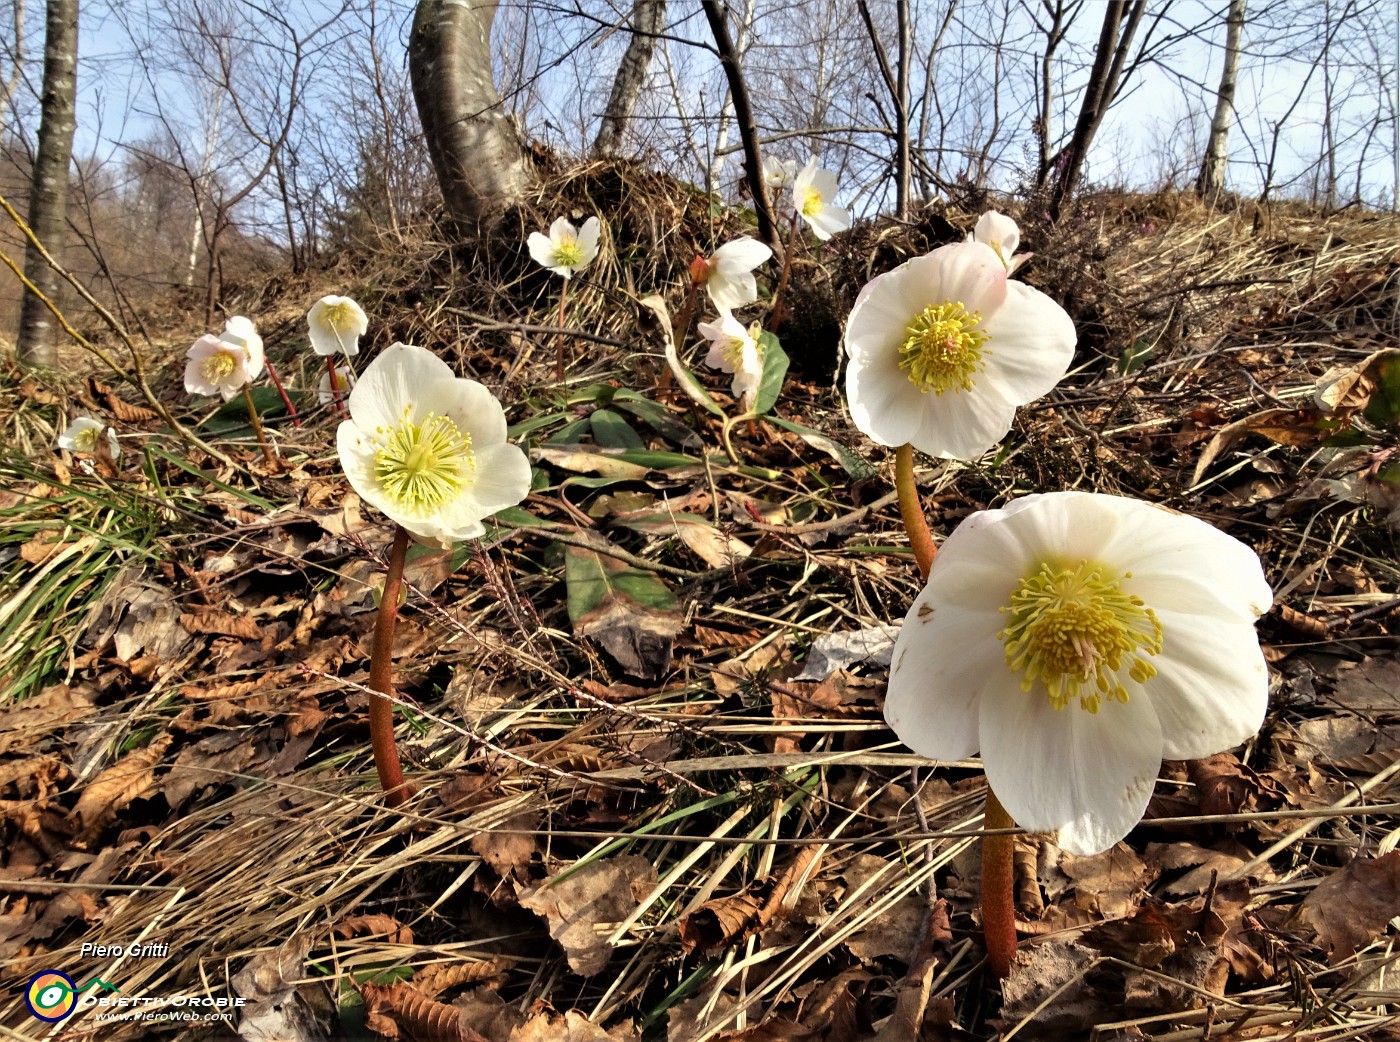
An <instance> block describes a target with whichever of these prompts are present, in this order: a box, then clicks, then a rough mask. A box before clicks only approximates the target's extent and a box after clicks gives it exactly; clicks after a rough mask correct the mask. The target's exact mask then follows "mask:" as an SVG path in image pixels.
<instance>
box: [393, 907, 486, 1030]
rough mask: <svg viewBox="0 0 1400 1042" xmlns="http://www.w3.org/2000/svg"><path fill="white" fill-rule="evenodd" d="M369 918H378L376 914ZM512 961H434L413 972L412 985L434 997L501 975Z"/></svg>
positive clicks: (410, 937)
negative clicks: (452, 989) (464, 985)
mask: <svg viewBox="0 0 1400 1042" xmlns="http://www.w3.org/2000/svg"><path fill="white" fill-rule="evenodd" d="M370 918H378V916H371V917H370ZM385 918H387V916H386V917H385ZM412 936H413V935H412V933H409V940H408V942H406V943H409V944H411V943H412ZM512 962H513V960H511V959H507V958H503V957H502V958H495V959H482V960H479V961H478V960H471V961H467V962H439V963H434V964H433V965H431V966H426V967H424V968H423V969H420V970H418V971H417V972H415V973H414V974H413V986H414V987H415V988H417V989H418V990H419V991H421V992H422V993H423V994H424V995H426V996H427V997H428V998H430V999H435V998H437V997H438V996H439V995H441V994H442V993H443V992H444V991H447V990H448V989H450V988H460V987H461V986H462V985H463V984H475V983H477V982H478V981H484V980H491V979H492V978H495V977H501V976H502V975H503V974H504V973H505V971H506V969H507V968H508V967H509V966H510V965H511V964H512ZM472 1023H475V1022H474V1021H473V1022H472ZM478 1030H479V1025H478Z"/></svg>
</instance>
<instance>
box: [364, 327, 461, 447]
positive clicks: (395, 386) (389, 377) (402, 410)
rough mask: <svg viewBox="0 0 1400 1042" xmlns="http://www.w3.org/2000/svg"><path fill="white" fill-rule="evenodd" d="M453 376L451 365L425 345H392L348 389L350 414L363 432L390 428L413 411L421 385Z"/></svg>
mask: <svg viewBox="0 0 1400 1042" xmlns="http://www.w3.org/2000/svg"><path fill="white" fill-rule="evenodd" d="M455 379H456V376H455V375H454V374H453V372H452V367H451V366H449V365H448V364H447V363H446V362H444V361H443V360H442V359H441V358H439V357H438V356H437V355H435V354H433V353H432V352H431V351H429V350H428V349H427V348H425V347H415V346H414V345H412V344H392V345H390V346H389V347H387V348H385V349H384V351H382V352H381V353H380V355H379V357H377V358H376V359H375V360H374V361H373V362H371V363H370V365H369V367H368V368H367V369H365V371H364V373H363V374H362V375H361V376H360V380H359V382H358V383H357V384H355V389H354V390H352V391H351V392H350V398H349V402H348V404H349V407H350V417H351V419H352V420H353V421H354V422H355V423H356V424H357V425H358V426H359V427H360V429H361V430H363V431H365V432H367V433H368V432H373V431H374V430H375V429H376V428H378V427H383V428H384V429H386V430H388V429H391V428H393V427H396V426H397V425H398V424H399V423H400V421H402V420H403V418H404V416H405V415H412V414H413V410H415V409H416V408H417V406H418V402H419V399H420V397H421V396H422V394H423V391H424V389H425V388H428V387H431V386H432V385H433V384H434V383H436V382H439V381H448V380H455Z"/></svg>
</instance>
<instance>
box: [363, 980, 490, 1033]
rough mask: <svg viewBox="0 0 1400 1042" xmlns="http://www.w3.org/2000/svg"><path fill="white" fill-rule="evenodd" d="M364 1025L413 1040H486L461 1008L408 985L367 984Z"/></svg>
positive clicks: (365, 986)
mask: <svg viewBox="0 0 1400 1042" xmlns="http://www.w3.org/2000/svg"><path fill="white" fill-rule="evenodd" d="M360 992H361V994H362V995H363V996H364V999H365V1026H366V1027H367V1028H369V1029H370V1030H371V1031H377V1032H379V1033H380V1034H381V1035H383V1036H384V1037H386V1038H394V1039H398V1038H407V1039H410V1040H412V1042H487V1040H486V1039H484V1038H483V1037H482V1036H481V1035H479V1034H477V1033H476V1032H475V1031H473V1030H472V1029H471V1028H470V1027H468V1026H467V1025H466V1024H465V1023H463V1016H462V1011H461V1010H460V1009H458V1008H457V1007H456V1006H449V1005H447V1004H446V1003H444V1002H434V1001H433V1000H432V999H429V998H427V997H426V996H424V995H423V994H422V993H421V992H419V991H418V990H417V989H416V988H413V987H411V986H409V985H407V984H366V985H364V987H363V988H361V989H360Z"/></svg>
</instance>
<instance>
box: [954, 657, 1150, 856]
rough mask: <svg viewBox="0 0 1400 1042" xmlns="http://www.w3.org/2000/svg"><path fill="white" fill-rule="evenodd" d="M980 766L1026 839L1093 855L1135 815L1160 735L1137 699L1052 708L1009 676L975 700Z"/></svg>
mask: <svg viewBox="0 0 1400 1042" xmlns="http://www.w3.org/2000/svg"><path fill="white" fill-rule="evenodd" d="M980 710H981V716H980V722H981V740H982V763H983V766H984V767H985V768H986V771H987V781H988V783H989V784H990V785H991V787H992V791H993V792H995V793H996V794H997V798H998V799H1000V800H1001V803H1002V806H1004V807H1005V808H1006V810H1007V813H1009V814H1010V815H1011V817H1012V818H1013V819H1014V820H1015V821H1016V823H1017V824H1018V825H1020V826H1021V827H1023V828H1026V829H1030V830H1032V831H1035V832H1053V831H1055V830H1057V829H1058V830H1059V834H1060V835H1059V842H1060V846H1062V847H1064V848H1065V849H1066V850H1068V851H1070V852H1071V853H1074V854H1081V855H1088V854H1097V853H1099V852H1100V851H1103V850H1107V849H1108V848H1109V847H1111V846H1113V844H1114V843H1116V842H1118V840H1120V839H1122V838H1123V837H1124V836H1126V835H1127V834H1128V833H1129V832H1130V831H1131V830H1132V828H1133V826H1134V825H1136V824H1137V823H1138V821H1139V820H1141V818H1142V813H1143V811H1144V810H1145V809H1146V808H1147V801H1148V800H1149V799H1150V798H1151V796H1152V789H1153V786H1154V785H1155V784H1156V780H1157V772H1158V770H1159V768H1160V767H1161V763H1162V733H1161V729H1160V724H1159V723H1158V720H1157V714H1156V712H1154V711H1153V708H1152V705H1151V703H1150V702H1149V700H1148V699H1146V698H1141V697H1130V698H1129V700H1128V702H1127V704H1126V705H1125V704H1123V703H1119V702H1113V703H1109V704H1107V705H1105V706H1104V707H1103V708H1102V709H1100V710H1099V712H1097V713H1089V712H1086V711H1085V710H1083V709H1080V708H1079V706H1078V704H1077V703H1071V704H1070V706H1069V707H1068V708H1066V709H1062V710H1058V711H1057V710H1056V709H1054V708H1053V707H1052V706H1051V705H1050V702H1049V700H1048V699H1047V698H1046V697H1045V694H1044V692H1043V691H1039V690H1036V691H1029V692H1028V691H1022V690H1021V688H1020V685H1019V683H1018V682H1017V678H1016V677H1015V676H1013V675H1012V674H1011V673H1010V672H1009V671H1007V672H1006V673H1005V674H1004V677H1003V679H1001V680H1000V681H999V682H998V683H995V684H989V685H987V687H986V689H985V690H984V691H983V694H982V701H981V707H980Z"/></svg>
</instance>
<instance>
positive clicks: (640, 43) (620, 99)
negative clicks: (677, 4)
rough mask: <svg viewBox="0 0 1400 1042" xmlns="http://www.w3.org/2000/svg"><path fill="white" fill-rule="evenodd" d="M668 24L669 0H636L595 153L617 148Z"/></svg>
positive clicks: (594, 143) (605, 154)
mask: <svg viewBox="0 0 1400 1042" xmlns="http://www.w3.org/2000/svg"><path fill="white" fill-rule="evenodd" d="M665 27H666V0H632V40H631V42H630V43H628V45H627V51H626V52H625V53H624V54H623V55H622V61H621V62H619V63H618V66H617V75H616V76H615V77H614V78H613V85H612V93H611V94H610V95H608V105H607V108H605V109H603V121H602V123H601V124H599V126H598V136H597V137H596V138H594V139H593V155H594V156H610V155H614V154H615V153H616V152H617V148H618V145H619V144H621V142H622V133H623V131H624V130H625V129H626V127H627V121H628V120H629V119H631V118H632V110H633V109H634V108H636V107H637V98H638V97H640V96H641V93H642V86H643V85H644V84H645V83H646V79H647V69H648V68H649V67H650V66H651V55H652V52H653V51H655V50H656V37H657V34H658V33H660V32H661V30H662V29H664V28H665Z"/></svg>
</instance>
